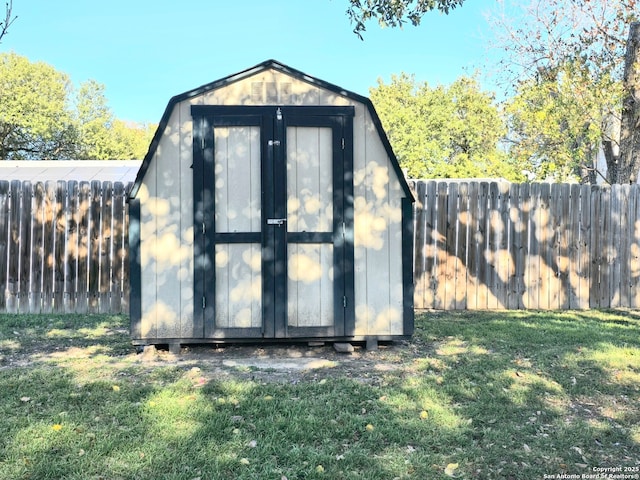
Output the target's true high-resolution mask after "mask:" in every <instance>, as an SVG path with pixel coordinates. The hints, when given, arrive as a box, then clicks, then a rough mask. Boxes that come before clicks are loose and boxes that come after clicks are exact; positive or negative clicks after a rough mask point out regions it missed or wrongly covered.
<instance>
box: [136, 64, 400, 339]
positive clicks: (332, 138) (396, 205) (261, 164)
mask: <svg viewBox="0 0 640 480" xmlns="http://www.w3.org/2000/svg"><path fill="white" fill-rule="evenodd" d="M412 202H413V196H412V194H411V191H410V189H409V187H408V185H407V182H406V181H405V179H404V176H403V174H402V171H401V170H400V167H399V165H398V161H397V159H396V157H395V155H394V154H393V151H392V149H391V146H390V145H389V142H388V140H387V138H386V135H385V133H384V131H383V129H382V126H381V124H380V120H379V118H378V116H377V114H376V112H375V109H374V108H373V105H372V103H371V101H370V100H369V99H367V98H365V97H362V96H360V95H357V94H355V93H352V92H349V91H347V90H344V89H342V88H339V87H337V86H335V85H332V84H330V83H327V82H324V81H322V80H319V79H317V78H314V77H311V76H309V75H307V74H305V73H302V72H300V71H298V70H295V69H293V68H290V67H287V66H286V65H283V64H281V63H278V62H276V61H273V60H269V61H266V62H263V63H261V64H259V65H257V66H255V67H253V68H250V69H248V70H245V71H243V72H240V73H238V74H235V75H231V76H229V77H226V78H223V79H221V80H218V81H215V82H213V83H210V84H208V85H204V86H202V87H199V88H196V89H194V90H191V91H188V92H185V93H183V94H181V95H178V96H176V97H174V98H172V99H171V100H170V102H169V104H168V106H167V109H166V111H165V113H164V115H163V117H162V120H161V122H160V125H159V127H158V130H157V132H156V134H155V136H154V138H153V141H152V143H151V146H150V148H149V152H148V153H147V155H146V157H145V159H144V161H143V163H142V166H141V168H140V171H139V172H138V175H137V178H136V181H135V183H134V186H133V188H132V189H131V194H130V202H129V208H130V219H131V220H130V258H131V282H132V285H131V334H132V337H133V340H134V343H137V344H147V343H149V344H152V343H173V344H176V343H178V344H180V343H202V342H223V341H224V342H228V341H246V340H251V341H261V340H263V339H264V340H268V341H274V340H318V339H321V340H329V341H332V340H346V341H363V340H374V341H375V340H390V339H394V338H398V337H406V336H409V335H411V334H412V332H413V277H412V243H413V234H412V228H413V227H412V225H413V224H412Z"/></svg>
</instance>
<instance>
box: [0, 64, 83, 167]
mask: <svg viewBox="0 0 640 480" xmlns="http://www.w3.org/2000/svg"><path fill="white" fill-rule="evenodd" d="M71 89H72V86H71V82H70V81H69V78H68V77H67V76H66V75H65V74H64V73H60V72H58V71H56V70H55V69H54V68H53V67H51V66H50V65H47V64H45V63H42V62H36V63H31V62H29V60H28V59H26V58H25V57H21V56H19V55H16V54H14V53H9V54H0V158H1V159H17V160H31V159H58V158H69V157H72V156H73V154H74V153H75V128H74V121H73V114H72V110H71V105H70V102H69V99H70V95H71Z"/></svg>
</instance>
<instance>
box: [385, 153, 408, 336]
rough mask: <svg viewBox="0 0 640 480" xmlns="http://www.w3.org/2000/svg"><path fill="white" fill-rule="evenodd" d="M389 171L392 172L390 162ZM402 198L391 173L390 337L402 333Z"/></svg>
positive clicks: (389, 228)
mask: <svg viewBox="0 0 640 480" xmlns="http://www.w3.org/2000/svg"><path fill="white" fill-rule="evenodd" d="M389 170H390V171H391V172H393V168H392V166H391V162H389ZM402 197H404V192H403V191H402V187H401V185H400V182H399V181H398V180H397V178H396V177H395V175H393V173H392V174H391V175H390V178H389V208H388V213H387V229H388V231H389V267H388V268H389V283H388V286H389V307H388V315H387V316H388V318H389V329H390V333H391V335H402V334H403V333H404V330H403V327H404V323H403V314H404V296H403V280H404V277H403V270H402V230H403V225H402Z"/></svg>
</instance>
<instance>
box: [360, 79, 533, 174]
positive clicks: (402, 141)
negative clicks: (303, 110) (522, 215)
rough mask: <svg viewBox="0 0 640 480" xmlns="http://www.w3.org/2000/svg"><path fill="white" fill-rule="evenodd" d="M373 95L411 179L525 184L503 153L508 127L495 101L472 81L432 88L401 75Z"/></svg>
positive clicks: (385, 126) (401, 161) (377, 108)
mask: <svg viewBox="0 0 640 480" xmlns="http://www.w3.org/2000/svg"><path fill="white" fill-rule="evenodd" d="M370 96H371V100H372V101H373V103H374V105H375V107H376V111H377V112H378V114H379V116H380V118H381V121H382V124H383V126H384V128H385V130H386V132H387V135H388V136H389V141H390V142H391V145H392V146H393V149H394V151H395V153H396V155H397V156H398V159H399V161H400V164H401V166H402V167H403V168H404V169H406V170H407V172H408V174H409V176H411V177H413V178H465V177H502V178H507V179H509V180H516V181H517V180H520V179H521V173H520V172H519V168H518V167H517V166H516V165H515V164H513V163H509V161H508V159H507V157H506V155H505V154H504V152H502V151H501V150H500V148H499V142H500V140H501V138H502V137H503V136H504V134H505V128H504V125H503V122H502V120H501V117H500V113H499V111H498V108H497V107H496V106H495V103H494V100H493V97H492V95H491V94H489V93H487V92H483V91H482V90H481V89H480V87H479V85H478V82H477V81H476V80H475V79H474V78H468V77H462V78H460V79H458V80H456V81H455V82H454V83H453V84H452V85H450V86H449V87H444V86H438V87H436V88H431V87H429V85H428V84H427V83H418V84H417V83H416V82H415V79H414V77H413V76H410V75H407V74H404V73H403V74H401V75H398V76H392V78H391V83H390V84H385V83H384V82H382V81H381V80H379V81H378V86H377V87H375V88H372V89H371V91H370Z"/></svg>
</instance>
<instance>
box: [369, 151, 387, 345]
mask: <svg viewBox="0 0 640 480" xmlns="http://www.w3.org/2000/svg"><path fill="white" fill-rule="evenodd" d="M369 148H370V149H372V148H375V147H373V146H372V145H371V142H370V143H369ZM378 148H379V151H378V155H375V153H374V152H375V150H373V151H372V152H371V153H374V155H375V158H380V159H384V160H385V161H386V155H384V154H383V150H382V148H381V145H380V146H378ZM367 170H368V173H369V178H368V181H367V182H366V183H367V185H371V186H372V187H371V188H370V189H368V192H367V200H368V202H369V204H368V206H369V209H370V214H371V225H370V226H371V227H373V226H374V225H375V224H377V223H378V222H380V223H382V222H384V224H385V225H388V224H389V221H390V219H389V203H388V201H389V184H388V181H389V167H388V165H386V164H383V165H380V164H376V163H373V162H371V163H370V164H369V165H368V168H367ZM370 235H373V236H374V238H372V239H371V240H370V241H371V242H373V243H370V244H369V251H368V253H367V278H368V280H367V299H368V305H369V307H370V308H371V311H370V317H369V324H368V326H367V334H368V335H388V334H390V333H391V317H390V316H389V311H390V303H391V299H390V291H389V283H390V273H391V272H390V263H389V262H390V252H389V245H390V238H389V237H390V232H389V230H387V229H384V230H377V229H373V228H372V229H370Z"/></svg>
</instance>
